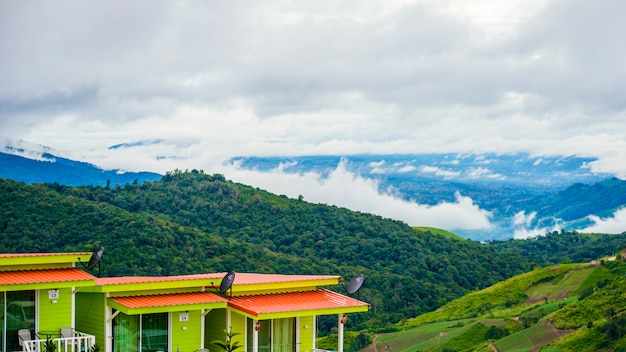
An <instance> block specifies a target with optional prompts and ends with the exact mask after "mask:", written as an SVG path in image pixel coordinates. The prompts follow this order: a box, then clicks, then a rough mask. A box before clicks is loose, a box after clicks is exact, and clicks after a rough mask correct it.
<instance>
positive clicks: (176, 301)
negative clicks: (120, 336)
mask: <svg viewBox="0 0 626 352" xmlns="http://www.w3.org/2000/svg"><path fill="white" fill-rule="evenodd" d="M110 300H112V301H114V302H117V303H118V304H121V305H122V306H124V307H126V308H130V309H136V308H152V307H166V306H182V305H191V304H206V303H219V302H226V298H223V297H220V296H218V295H215V294H212V293H210V292H188V293H173V294H166V295H150V296H132V297H113V298H110Z"/></svg>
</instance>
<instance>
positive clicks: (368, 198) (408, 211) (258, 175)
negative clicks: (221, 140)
mask: <svg viewBox="0 0 626 352" xmlns="http://www.w3.org/2000/svg"><path fill="white" fill-rule="evenodd" d="M223 171H224V172H226V173H227V174H228V175H230V176H229V177H230V178H231V179H233V180H234V181H236V182H241V183H244V184H254V185H255V186H256V187H259V188H262V189H265V190H268V191H270V192H272V193H275V194H284V195H286V196H289V197H291V198H297V197H299V196H303V198H304V200H306V201H308V202H312V203H322V204H329V205H336V206H339V207H345V208H348V209H351V210H354V211H361V212H365V213H372V214H377V215H380V216H383V217H387V218H392V219H396V220H401V221H404V222H406V223H408V224H409V225H412V226H430V227H438V228H443V229H448V230H455V229H466V230H477V229H492V228H493V225H492V224H491V223H490V217H491V214H490V213H489V212H488V211H486V210H484V209H480V208H479V207H478V206H477V205H476V204H474V202H473V201H472V199H471V198H469V197H465V196H462V195H461V194H458V193H457V194H456V196H455V202H452V203H450V202H443V203H439V204H437V205H434V206H428V205H423V204H417V203H413V202H408V201H404V200H402V199H399V198H396V197H394V196H393V195H391V194H390V193H381V192H380V191H379V190H378V186H379V184H378V183H377V181H375V180H373V179H369V178H364V177H361V176H358V175H355V174H353V173H351V172H349V171H348V170H347V169H346V166H345V161H342V162H340V163H339V164H338V165H337V168H336V169H335V170H334V171H332V172H331V173H330V174H329V175H328V176H327V177H326V178H324V177H322V176H321V175H319V174H317V173H314V172H308V173H302V174H295V173H285V172H283V171H284V170H283V169H282V168H280V167H279V168H277V169H274V170H271V171H269V172H260V171H256V170H249V169H243V168H240V167H238V165H237V164H236V163H235V164H230V165H227V167H226V168H225V169H224V170H223Z"/></svg>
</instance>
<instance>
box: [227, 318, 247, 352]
mask: <svg viewBox="0 0 626 352" xmlns="http://www.w3.org/2000/svg"><path fill="white" fill-rule="evenodd" d="M230 326H231V328H232V330H233V331H235V332H238V333H239V334H238V335H236V336H235V337H233V341H239V346H245V345H246V334H245V332H246V317H244V316H243V315H239V314H234V313H233V314H231V317H230Z"/></svg>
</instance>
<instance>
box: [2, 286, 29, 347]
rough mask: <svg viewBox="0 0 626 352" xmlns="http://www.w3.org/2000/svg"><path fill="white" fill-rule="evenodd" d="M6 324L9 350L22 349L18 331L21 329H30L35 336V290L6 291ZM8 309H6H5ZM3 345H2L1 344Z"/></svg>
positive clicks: (6, 338)
mask: <svg viewBox="0 0 626 352" xmlns="http://www.w3.org/2000/svg"><path fill="white" fill-rule="evenodd" d="M3 301H4V302H6V307H5V306H2V310H3V311H6V319H5V322H6V326H3V327H2V328H3V329H6V330H3V333H4V334H3V335H4V340H5V342H6V350H7V351H18V350H19V351H21V350H22V348H21V347H20V345H19V338H18V336H17V332H18V330H20V329H28V330H30V333H31V336H35V291H14V292H6V299H5V300H3ZM5 309H6V310H5ZM0 347H1V346H0Z"/></svg>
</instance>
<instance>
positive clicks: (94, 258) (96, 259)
mask: <svg viewBox="0 0 626 352" xmlns="http://www.w3.org/2000/svg"><path fill="white" fill-rule="evenodd" d="M103 254H104V247H100V248H98V249H96V250H94V251H93V253H92V254H91V257H90V258H89V262H88V263H87V264H85V263H84V262H81V261H80V258H78V260H79V262H80V263H81V264H82V265H83V267H85V269H87V271H92V270H93V269H94V268H95V267H96V265H97V266H98V277H100V272H101V269H102V268H101V267H102V255H103Z"/></svg>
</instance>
